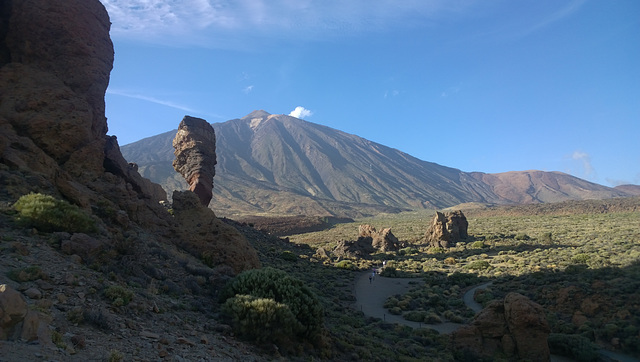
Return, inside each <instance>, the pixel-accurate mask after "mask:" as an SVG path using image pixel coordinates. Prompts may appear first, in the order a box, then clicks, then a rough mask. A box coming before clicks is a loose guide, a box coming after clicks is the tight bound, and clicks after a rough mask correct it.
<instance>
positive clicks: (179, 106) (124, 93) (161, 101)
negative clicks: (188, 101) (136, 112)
mask: <svg viewBox="0 0 640 362" xmlns="http://www.w3.org/2000/svg"><path fill="white" fill-rule="evenodd" d="M107 94H113V95H117V96H122V97H127V98H133V99H140V100H143V101H147V102H151V103H155V104H160V105H163V106H166V107H171V108H175V109H179V110H182V111H186V112H192V113H200V112H198V111H196V110H194V109H193V108H190V107H188V106H185V105H182V104H179V103H175V102H173V101H168V100H164V99H159V98H156V97H153V96H148V95H144V94H140V93H136V92H131V91H127V90H122V89H112V88H107Z"/></svg>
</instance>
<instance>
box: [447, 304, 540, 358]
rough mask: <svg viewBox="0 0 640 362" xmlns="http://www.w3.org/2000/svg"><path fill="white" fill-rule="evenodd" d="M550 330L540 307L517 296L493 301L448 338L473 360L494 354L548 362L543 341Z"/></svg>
mask: <svg viewBox="0 0 640 362" xmlns="http://www.w3.org/2000/svg"><path fill="white" fill-rule="evenodd" d="M550 332H551V329H550V328H549V324H548V322H547V320H546V317H545V313H544V310H543V309H542V307H541V306H540V305H539V304H537V303H534V302H532V301H531V300H530V299H528V298H527V297H525V296H523V295H521V294H518V293H509V294H507V296H506V297H505V299H504V301H497V300H496V301H493V302H491V303H489V305H488V306H487V307H486V308H485V309H483V310H482V311H481V312H480V313H478V314H477V315H476V316H475V318H474V319H473V322H471V324H470V325H467V326H464V327H462V328H460V329H458V330H457V331H455V332H454V333H453V335H452V338H453V342H454V345H455V347H456V348H458V349H463V350H466V351H467V352H469V353H470V354H472V355H475V356H477V357H484V358H491V357H494V356H495V354H496V353H501V354H504V355H505V356H507V357H509V358H510V357H517V358H518V359H520V360H526V361H549V359H550V352H549V345H548V343H547V339H548V337H549V333H550Z"/></svg>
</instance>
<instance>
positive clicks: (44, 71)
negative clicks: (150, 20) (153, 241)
mask: <svg viewBox="0 0 640 362" xmlns="http://www.w3.org/2000/svg"><path fill="white" fill-rule="evenodd" d="M0 11H1V12H2V13H1V14H0V19H2V22H1V24H0V41H1V43H0V164H1V165H2V167H0V180H2V181H3V183H4V184H6V185H7V187H6V189H5V190H3V193H2V195H0V196H2V197H4V198H6V199H8V200H10V201H15V200H16V199H17V198H18V197H20V196H21V195H23V194H26V193H28V192H44V193H47V194H52V195H55V196H57V197H61V198H65V199H67V200H69V201H71V202H72V203H74V204H76V205H79V206H81V207H83V208H85V209H87V210H89V209H95V208H96V206H95V205H97V204H99V203H101V204H102V205H105V206H106V205H107V204H108V207H117V208H119V209H122V210H125V211H126V213H127V215H126V216H127V219H131V220H133V221H136V222H138V223H140V224H143V225H152V224H153V225H157V224H165V225H166V224H167V223H168V217H166V216H165V215H163V213H162V210H161V209H160V208H159V206H158V205H157V204H158V200H159V199H163V198H164V196H165V195H164V192H161V190H160V188H159V187H155V186H153V185H152V184H151V182H149V181H147V180H144V179H142V177H140V175H139V174H137V173H136V172H133V171H131V170H130V167H129V166H128V164H127V163H126V161H124V158H123V157H122V155H121V154H120V150H119V148H118V145H117V141H116V138H115V137H109V136H107V135H106V132H107V121H106V117H105V113H104V109H105V104H104V94H105V91H106V89H107V86H108V84H109V72H110V71H111V68H112V65H113V54H114V52H113V45H112V43H111V40H110V38H109V28H110V21H109V16H108V14H107V12H106V11H105V9H104V7H103V6H102V4H101V3H100V2H99V1H85V0H68V1H62V0H53V1H49V0H24V1H8V2H3V5H2V6H1V7H0ZM162 219H164V220H162ZM121 221H124V222H125V223H126V222H127V221H126V220H121Z"/></svg>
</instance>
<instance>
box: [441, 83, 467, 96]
mask: <svg viewBox="0 0 640 362" xmlns="http://www.w3.org/2000/svg"><path fill="white" fill-rule="evenodd" d="M460 89H462V88H461V87H460V86H454V87H449V88H447V90H445V91H443V92H442V93H440V97H443V98H446V97H448V96H450V95H452V94H456V93H458V92H460Z"/></svg>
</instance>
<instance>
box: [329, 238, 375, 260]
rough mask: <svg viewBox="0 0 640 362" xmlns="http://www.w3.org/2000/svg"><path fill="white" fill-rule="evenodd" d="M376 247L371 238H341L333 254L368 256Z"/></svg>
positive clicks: (349, 256) (354, 256)
mask: <svg viewBox="0 0 640 362" xmlns="http://www.w3.org/2000/svg"><path fill="white" fill-rule="evenodd" d="M375 251H376V249H375V248H374V247H373V245H371V238H358V240H355V241H354V240H340V241H338V245H336V247H335V249H333V251H332V254H333V255H334V256H336V257H338V258H344V257H347V258H366V257H368V256H369V255H370V254H372V253H374V252H375Z"/></svg>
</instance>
